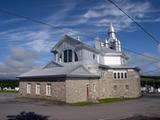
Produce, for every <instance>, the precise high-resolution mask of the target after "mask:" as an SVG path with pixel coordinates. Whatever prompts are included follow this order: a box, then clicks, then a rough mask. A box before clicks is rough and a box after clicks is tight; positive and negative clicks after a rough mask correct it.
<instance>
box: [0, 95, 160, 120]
mask: <svg viewBox="0 0 160 120" xmlns="http://www.w3.org/2000/svg"><path fill="white" fill-rule="evenodd" d="M15 96H16V94H14V93H11V94H9V93H6V94H4V93H0V120H8V119H9V117H15V116H16V115H21V114H23V115H24V113H25V115H31V116H35V115H40V116H41V117H42V118H43V117H46V116H47V117H46V119H42V120H160V119H159V118H158V117H160V96H158V95H156V96H147V97H142V98H140V99H136V100H130V101H125V102H117V103H110V104H97V105H89V106H69V105H53V104H46V103H45V102H37V101H34V100H24V99H20V100H19V99H15ZM22 112H24V113H22ZM146 116H147V117H146ZM149 117H157V119H151V118H150V119H147V118H149ZM142 118H145V119H142Z"/></svg>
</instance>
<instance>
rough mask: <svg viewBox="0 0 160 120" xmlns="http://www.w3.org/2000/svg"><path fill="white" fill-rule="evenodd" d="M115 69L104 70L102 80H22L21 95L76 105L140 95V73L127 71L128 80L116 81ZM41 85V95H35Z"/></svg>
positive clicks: (132, 70) (131, 70)
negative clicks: (28, 89)
mask: <svg viewBox="0 0 160 120" xmlns="http://www.w3.org/2000/svg"><path fill="white" fill-rule="evenodd" d="M113 71H114V70H113V69H106V70H102V71H101V72H102V73H103V74H102V75H101V77H100V79H93V78H92V79H91V78H87V79H86V78H84V79H82V78H75V79H74V78H71V79H69V78H67V79H66V80H62V81H60V80H59V81H57V80H56V81H54V79H53V80H52V81H50V82H48V81H45V80H44V81H43V82H42V81H40V82H39V81H36V80H35V81H34V80H33V81H27V80H26V81H23V80H20V92H19V93H20V94H21V95H22V96H32V97H43V98H49V99H53V100H60V101H65V102H67V103H75V102H81V101H87V100H97V99H102V98H119V97H126V98H136V97H139V96H140V95H141V94H140V78H139V73H138V72H137V71H136V70H134V69H127V78H126V79H114V77H113ZM28 83H30V84H31V93H30V94H27V93H26V91H27V84H28ZM36 84H40V95H36V94H35V91H36V90H35V89H36V88H35V86H36ZM47 84H50V85H51V96H46V85H47Z"/></svg>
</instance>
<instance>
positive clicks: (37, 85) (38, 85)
mask: <svg viewBox="0 0 160 120" xmlns="http://www.w3.org/2000/svg"><path fill="white" fill-rule="evenodd" d="M36 95H40V84H36Z"/></svg>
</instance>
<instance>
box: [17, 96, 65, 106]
mask: <svg viewBox="0 0 160 120" xmlns="http://www.w3.org/2000/svg"><path fill="white" fill-rule="evenodd" d="M16 99H28V100H32V101H36V102H45V103H47V104H56V105H64V104H66V103H65V102H64V101H59V100H52V99H49V98H45V97H44V98H43V97H29V96H17V97H16Z"/></svg>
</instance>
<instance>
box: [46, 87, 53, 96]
mask: <svg viewBox="0 0 160 120" xmlns="http://www.w3.org/2000/svg"><path fill="white" fill-rule="evenodd" d="M51 88H52V87H51V84H47V85H46V96H51Z"/></svg>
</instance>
